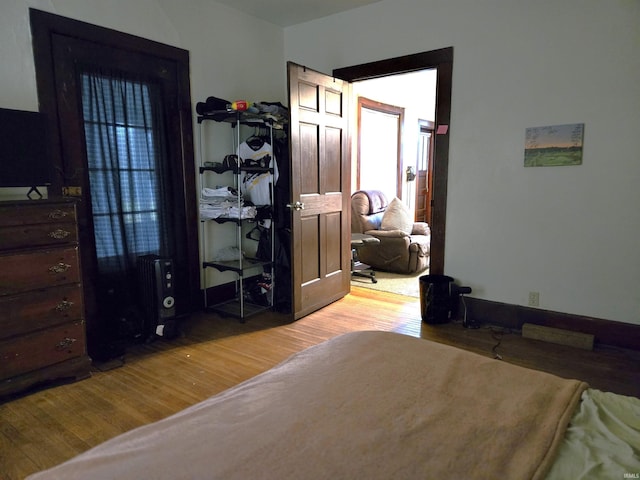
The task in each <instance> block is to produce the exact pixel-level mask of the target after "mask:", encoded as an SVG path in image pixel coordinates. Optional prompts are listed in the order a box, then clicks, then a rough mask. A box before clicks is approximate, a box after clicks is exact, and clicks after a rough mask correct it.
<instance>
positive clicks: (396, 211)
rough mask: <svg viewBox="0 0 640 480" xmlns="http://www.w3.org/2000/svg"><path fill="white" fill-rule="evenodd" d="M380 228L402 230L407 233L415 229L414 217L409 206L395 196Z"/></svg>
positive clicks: (409, 233)
mask: <svg viewBox="0 0 640 480" xmlns="http://www.w3.org/2000/svg"><path fill="white" fill-rule="evenodd" d="M380 230H401V231H403V232H404V233H406V234H407V235H411V232H412V231H413V218H411V213H410V212H409V209H408V208H407V206H406V205H405V204H404V203H402V202H401V201H400V199H399V198H397V197H396V198H394V199H393V200H391V203H390V204H389V206H388V207H387V209H386V210H385V212H384V216H383V217H382V224H381V225H380Z"/></svg>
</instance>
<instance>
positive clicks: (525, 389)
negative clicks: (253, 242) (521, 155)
mask: <svg viewBox="0 0 640 480" xmlns="http://www.w3.org/2000/svg"><path fill="white" fill-rule="evenodd" d="M603 412H606V413H605V414H603ZM639 413H640V406H639V405H638V401H637V399H631V398H629V397H622V396H618V395H613V394H607V393H603V392H598V391H596V390H591V389H589V388H588V386H587V385H586V384H585V383H583V382H580V381H578V380H567V379H562V378H559V377H556V376H553V375H549V374H547V373H543V372H538V371H534V370H530V369H526V368H522V367H518V366H514V365H510V364H507V363H504V362H501V361H499V360H495V359H491V358H487V357H483V356H480V355H476V354H473V353H470V352H466V351H463V350H460V349H457V348H454V347H450V346H446V345H442V344H438V343H435V342H431V341H429V340H424V339H418V338H413V337H409V336H405V335H401V334H397V333H391V332H353V333H348V334H344V335H341V336H338V337H335V338H333V339H331V340H328V341H327V342H324V343H322V344H320V345H317V346H314V347H311V348H309V349H307V350H304V351H302V352H300V353H297V354H295V355H293V356H292V357H290V358H289V359H287V360H286V361H285V362H283V363H281V364H280V365H277V366H276V367H274V368H272V369H271V370H269V371H267V372H265V373H263V374H261V375H258V376H256V377H254V378H252V379H250V380H248V381H246V382H243V383H241V384H239V385H237V386H235V387H233V388H231V389H229V390H227V391H225V392H222V393H220V394H218V395H215V396H213V397H211V398H209V399H207V400H205V401H203V402H200V403H198V404H196V405H194V406H192V407H189V408H187V409H185V410H183V411H181V412H179V413H177V414H175V415H172V416H170V417H168V418H166V419H163V420H161V421H159V422H156V423H153V424H150V425H146V426H143V427H140V428H137V429H135V430H132V431H130V432H127V433H125V434H123V435H120V436H118V437H116V438H114V439H111V440H109V441H107V442H105V443H104V444H102V445H99V446H97V447H95V448H93V449H91V450H89V451H87V452H85V453H83V454H81V455H79V456H77V457H75V458H73V459H71V460H69V461H67V462H65V463H63V464H61V465H59V466H57V467H54V468H52V469H49V470H46V471H44V472H40V473H37V474H34V475H32V476H31V477H29V479H30V480H42V479H65V480H68V479H76V478H77V479H80V478H82V479H86V478H91V479H102V478H105V479H106V478H118V479H139V478H149V479H181V478H184V479H200V478H203V479H204V478H207V479H225V480H229V479H249V478H260V479H278V480H282V479H301V478H304V479H305V480H313V479H354V478H367V479H390V478H402V479H412V478H417V479H429V478H434V479H443V478H466V479H474V478H477V479H487V478H508V479H510V480H513V479H542V478H552V479H560V478H562V479H567V478H572V479H573V478H600V477H598V476H595V477H594V475H600V474H602V475H607V476H604V477H602V478H623V477H622V474H624V473H636V472H640V465H639V464H638V451H639V444H638V421H639ZM603 415H605V416H606V419H605V420H603ZM594 421H595V422H596V423H598V422H599V424H598V425H597V427H596V428H597V431H598V432H599V433H593V432H592V430H593V429H594V426H593V425H594ZM602 424H605V425H606V428H603V425H602ZM587 437H588V438H587ZM613 451H615V452H616V456H615V458H614V459H613V460H607V459H611V452H613ZM580 475H582V477H581V476H580Z"/></svg>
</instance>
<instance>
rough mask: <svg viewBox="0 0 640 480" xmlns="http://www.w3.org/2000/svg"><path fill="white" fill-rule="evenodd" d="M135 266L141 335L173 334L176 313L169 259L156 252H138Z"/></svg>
mask: <svg viewBox="0 0 640 480" xmlns="http://www.w3.org/2000/svg"><path fill="white" fill-rule="evenodd" d="M136 266H137V269H138V289H139V295H140V296H139V298H140V307H141V310H142V312H143V315H144V326H145V327H144V331H145V335H146V336H147V338H153V336H154V335H159V336H164V337H169V336H173V334H174V331H175V317H176V306H175V297H174V292H175V287H174V273H173V261H172V260H171V259H170V258H164V257H160V256H159V255H142V256H140V257H138V259H137V265H136Z"/></svg>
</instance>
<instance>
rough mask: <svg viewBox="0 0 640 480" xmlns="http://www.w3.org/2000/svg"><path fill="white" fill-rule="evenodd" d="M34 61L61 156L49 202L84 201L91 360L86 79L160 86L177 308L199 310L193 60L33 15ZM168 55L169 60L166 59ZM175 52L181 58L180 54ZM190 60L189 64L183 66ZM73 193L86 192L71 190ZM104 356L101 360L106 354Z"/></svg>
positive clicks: (94, 277)
mask: <svg viewBox="0 0 640 480" xmlns="http://www.w3.org/2000/svg"><path fill="white" fill-rule="evenodd" d="M31 21H32V30H33V34H34V56H35V59H36V71H37V75H38V94H39V100H40V103H41V110H42V111H44V112H45V113H47V114H48V115H49V117H50V123H51V125H52V127H53V128H52V130H53V131H54V132H55V133H57V135H54V136H55V140H54V141H53V144H54V150H55V152H54V153H56V154H57V155H54V158H56V157H57V158H56V161H55V162H56V165H55V166H56V169H57V170H58V173H59V177H58V178H56V180H55V181H54V184H53V185H52V188H51V189H50V195H53V196H56V195H60V194H62V192H63V191H70V192H72V194H74V195H76V196H78V198H79V200H80V202H79V213H78V216H79V230H80V232H79V235H80V247H81V255H82V256H81V261H82V278H83V283H84V286H85V305H86V307H85V308H86V318H87V337H88V347H89V354H90V355H95V353H96V350H97V349H102V348H103V345H102V343H103V341H104V338H103V336H104V334H105V330H109V329H111V327H110V326H108V325H107V326H106V325H105V324H104V323H105V322H104V320H103V319H101V315H100V313H101V308H103V307H104V305H100V304H99V303H98V301H97V299H98V295H97V292H98V290H97V285H98V284H99V280H100V278H99V275H98V270H97V260H96V246H95V239H94V231H93V216H92V211H91V197H90V195H91V187H90V184H89V175H88V162H87V154H86V145H85V135H84V125H83V116H82V99H81V85H80V73H81V72H83V71H84V70H87V69H89V70H94V71H95V70H100V69H104V70H107V71H114V72H120V73H121V74H122V75H123V76H125V77H126V76H128V75H130V76H131V77H132V78H138V79H146V80H148V81H149V82H153V83H154V84H156V85H159V86H160V90H161V92H162V97H163V99H162V103H163V104H164V107H165V108H164V113H165V118H164V122H165V125H166V139H167V141H166V154H167V155H168V156H169V161H170V162H172V163H173V167H174V168H172V172H171V176H172V177H173V178H172V184H173V186H174V188H173V193H172V195H171V196H172V198H170V199H168V201H169V202H171V204H172V209H173V225H172V227H171V228H173V230H174V231H175V232H176V235H177V237H179V241H178V242H177V243H178V245H182V247H181V248H177V249H175V251H174V252H173V253H174V254H175V256H176V257H175V258H174V263H175V269H174V278H175V287H176V299H177V300H179V301H177V302H176V305H177V306H178V305H179V308H180V313H186V312H188V311H191V310H193V308H194V306H195V305H196V299H197V298H199V295H198V290H199V268H198V262H199V260H198V243H197V195H196V190H195V172H194V168H195V167H194V161H193V142H192V134H191V125H192V118H191V106H190V95H189V84H188V53H187V52H184V51H179V49H175V48H174V47H168V46H164V45H161V44H157V43H156V42H151V41H148V40H144V39H139V38H137V37H133V36H130V35H126V34H122V33H119V32H115V31H112V30H108V29H104V28H101V27H96V26H93V25H89V24H85V23H83V22H77V21H74V20H70V19H65V18H63V17H58V16H55V15H51V14H46V13H44V12H39V11H35V10H31ZM163 50H168V51H169V53H170V55H166V56H165V55H163V54H162V53H160V52H162V51H163ZM176 51H178V52H177V53H176ZM172 55H173V57H176V56H177V57H180V56H183V57H184V58H185V59H186V66H187V69H186V75H185V65H184V62H182V63H181V62H179V61H176V58H172V57H171V56H172ZM69 187H79V188H71V189H69ZM100 355H102V352H101V353H100Z"/></svg>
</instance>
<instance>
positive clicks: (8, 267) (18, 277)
mask: <svg viewBox="0 0 640 480" xmlns="http://www.w3.org/2000/svg"><path fill="white" fill-rule="evenodd" d="M0 263H1V264H2V268H1V269H0V295H13V294H16V293H21V292H27V291H30V290H39V289H42V288H46V287H52V286H57V285H65V284H69V283H80V271H79V265H78V248H77V247H66V248H52V249H46V250H38V251H34V252H24V253H18V254H14V255H4V256H1V257H0Z"/></svg>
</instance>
